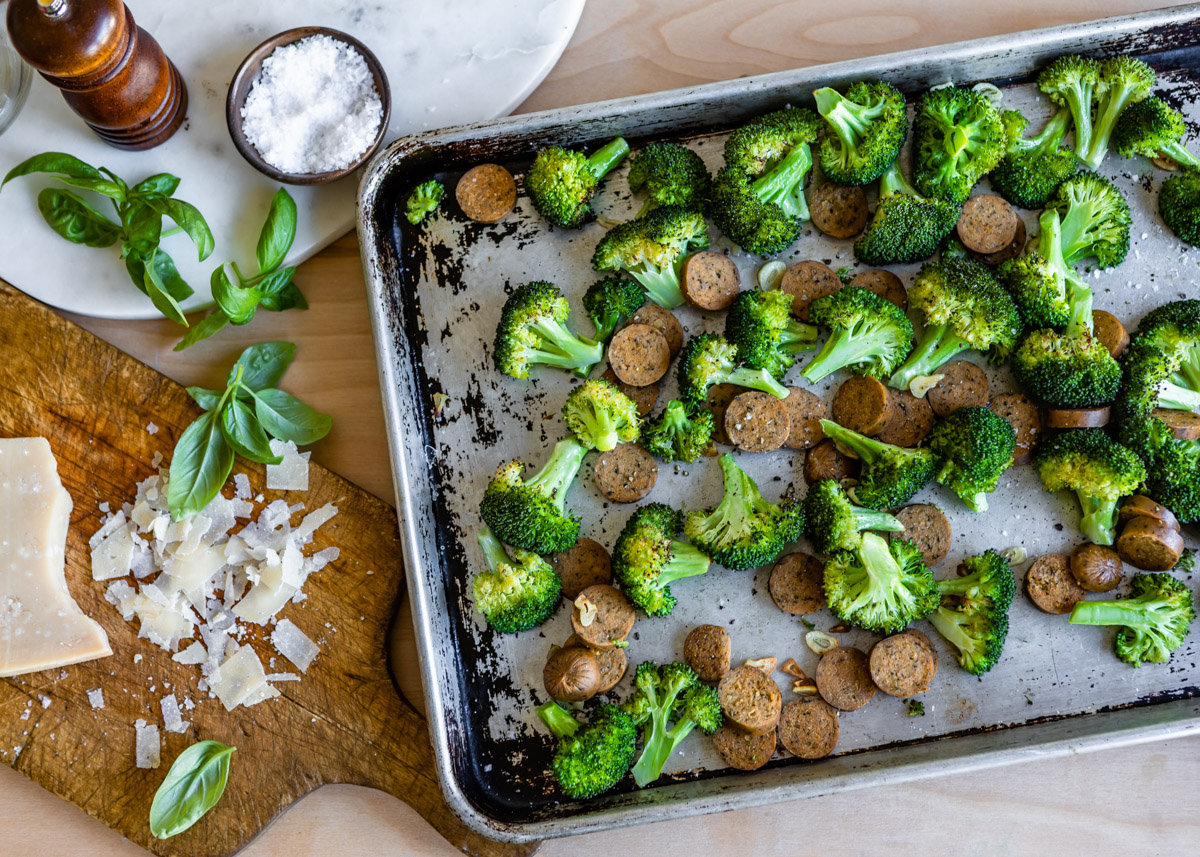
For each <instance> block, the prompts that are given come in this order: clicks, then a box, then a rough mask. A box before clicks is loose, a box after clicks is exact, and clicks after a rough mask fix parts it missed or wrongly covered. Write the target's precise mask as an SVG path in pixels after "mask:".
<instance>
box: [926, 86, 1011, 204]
mask: <svg viewBox="0 0 1200 857" xmlns="http://www.w3.org/2000/svg"><path fill="white" fill-rule="evenodd" d="M1006 143H1007V136H1006V134H1005V130H1004V125H1003V123H1002V122H1001V121H1000V114H999V113H998V112H997V110H996V108H995V107H993V106H992V102H991V101H989V100H988V98H987V96H986V95H984V94H983V93H982V92H977V91H975V90H973V89H966V88H964V87H960V86H945V87H940V88H938V89H933V90H930V91H929V92H926V93H925V94H924V95H922V96H921V98H920V99H919V100H918V101H917V110H916V114H915V115H914V117H913V184H914V185H915V186H916V188H917V190H918V191H920V192H921V193H922V194H924V195H925V196H928V197H932V198H934V199H944V200H947V201H949V202H953V203H955V204H956V205H961V204H962V203H963V202H965V201H966V199H967V197H968V196H970V195H971V189H972V188H973V187H975V183H976V182H978V181H979V180H980V179H981V178H983V177H984V176H985V175H987V174H988V173H989V172H991V171H992V169H993V168H994V167H995V166H996V165H997V164H999V163H1000V160H1001V158H1003V157H1004V152H1005V144H1006Z"/></svg>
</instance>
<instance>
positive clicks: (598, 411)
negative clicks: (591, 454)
mask: <svg viewBox="0 0 1200 857" xmlns="http://www.w3.org/2000/svg"><path fill="white" fill-rule="evenodd" d="M562 413H563V419H564V420H565V421H566V423H567V428H569V429H570V430H571V431H572V432H573V433H574V435H575V438H576V439H577V440H578V441H579V442H580V443H581V444H583V445H584V446H586V447H587V448H588V449H595V450H598V451H600V452H608V451H609V450H610V449H615V448H616V446H617V444H619V443H633V442H634V441H635V440H637V439H638V435H639V433H640V430H641V423H640V422H639V420H638V411H637V405H635V404H634V403H633V399H631V398H629V397H628V396H626V395H625V394H624V393H622V392H621V391H620V390H618V389H617V388H616V387H615V386H613V385H612V384H610V383H609V382H608V381H605V380H604V379H602V378H592V379H591V380H588V381H584V382H583V383H582V384H581V385H580V386H578V387H576V388H575V389H574V390H572V391H571V393H570V395H568V396H567V400H566V401H565V402H564V403H563V410H562Z"/></svg>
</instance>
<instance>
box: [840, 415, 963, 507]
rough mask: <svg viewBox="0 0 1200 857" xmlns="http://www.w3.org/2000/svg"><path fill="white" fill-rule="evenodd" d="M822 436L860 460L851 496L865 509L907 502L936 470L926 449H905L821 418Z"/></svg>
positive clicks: (932, 456) (933, 459)
mask: <svg viewBox="0 0 1200 857" xmlns="http://www.w3.org/2000/svg"><path fill="white" fill-rule="evenodd" d="M821 428H822V429H823V430H824V432H825V436H826V437H828V438H831V439H832V440H833V442H834V443H836V444H837V445H838V446H840V447H843V448H845V449H848V450H849V451H850V452H852V453H854V454H855V455H857V456H858V458H859V460H860V461H861V462H862V472H861V473H860V474H859V477H858V484H857V485H855V486H854V499H855V501H856V502H858V503H861V504H862V505H863V506H866V507H867V508H868V509H895V508H897V507H899V506H903V505H904V504H905V503H907V502H908V501H909V500H910V499H912V496H913V495H914V494H916V493H917V492H918V491H920V490H921V489H922V488H924V487H925V486H926V485H927V484H928V483H929V480H930V479H932V478H933V476H934V474H935V473H937V471H938V467H939V466H940V462H939V461H938V457H937V456H936V455H934V453H933V452H932V451H931V450H928V449H905V448H904V447H900V446H893V445H892V444H890V443H883V442H882V441H878V440H875V439H874V438H870V437H865V436H863V435H861V434H859V433H858V432H855V431H851V430H850V429H848V428H845V427H843V426H840V425H838V424H837V423H835V422H833V421H831V420H821Z"/></svg>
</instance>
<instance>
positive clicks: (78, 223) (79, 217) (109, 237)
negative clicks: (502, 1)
mask: <svg viewBox="0 0 1200 857" xmlns="http://www.w3.org/2000/svg"><path fill="white" fill-rule="evenodd" d="M37 201H38V211H40V212H41V213H42V217H43V218H45V220H46V223H48V224H49V225H50V228H51V229H53V230H54V231H55V232H57V233H58V234H59V235H61V236H62V237H63V238H66V239H67V240H68V241H70V242H72V243H75V244H86V245H87V246H88V247H111V246H112V245H113V244H115V243H116V242H117V239H118V238H120V237H121V228H120V227H119V226H117V224H115V223H113V222H112V221H111V220H109V219H108V218H107V217H105V216H104V215H103V214H101V213H100V212H98V211H96V209H94V208H92V207H91V206H90V205H88V204H87V203H86V202H84V201H83V200H82V199H80V198H79V197H78V196H76V195H75V194H73V193H71V192H70V191H69V190H57V189H55V188H45V189H44V190H42V191H41V193H39V194H38V198H37Z"/></svg>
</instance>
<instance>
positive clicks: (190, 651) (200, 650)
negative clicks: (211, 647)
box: [171, 643, 208, 664]
mask: <svg viewBox="0 0 1200 857" xmlns="http://www.w3.org/2000/svg"><path fill="white" fill-rule="evenodd" d="M171 660H173V661H175V662H176V663H179V664H202V663H204V662H205V661H206V660H208V652H207V651H206V650H205V648H204V646H203V645H201V644H200V643H192V644H191V645H190V646H188V647H187V648H186V649H184V650H183V651H182V652H176V653H175V654H174V655H172V656H171Z"/></svg>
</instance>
